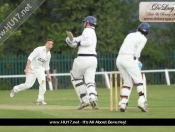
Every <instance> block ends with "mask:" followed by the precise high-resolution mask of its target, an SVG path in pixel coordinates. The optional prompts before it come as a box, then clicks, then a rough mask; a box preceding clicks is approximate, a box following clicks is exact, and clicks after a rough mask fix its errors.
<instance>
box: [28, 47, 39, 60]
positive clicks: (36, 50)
mask: <svg viewBox="0 0 175 132" xmlns="http://www.w3.org/2000/svg"><path fill="white" fill-rule="evenodd" d="M39 51H40V48H39V47H38V48H35V49H34V50H33V52H32V53H30V55H29V57H28V60H30V61H32V60H33V59H34V58H35V57H37V56H38V55H39V54H40V52H39Z"/></svg>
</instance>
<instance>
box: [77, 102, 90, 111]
mask: <svg viewBox="0 0 175 132" xmlns="http://www.w3.org/2000/svg"><path fill="white" fill-rule="evenodd" d="M89 105H90V104H89V103H84V102H83V103H81V104H80V105H79V106H78V110H81V109H83V108H85V107H87V106H89Z"/></svg>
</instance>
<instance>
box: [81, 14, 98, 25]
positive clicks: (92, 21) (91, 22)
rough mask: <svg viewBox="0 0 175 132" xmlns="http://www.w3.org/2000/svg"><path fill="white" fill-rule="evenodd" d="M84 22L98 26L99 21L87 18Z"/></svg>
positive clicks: (90, 17) (91, 17) (92, 17)
mask: <svg viewBox="0 0 175 132" xmlns="http://www.w3.org/2000/svg"><path fill="white" fill-rule="evenodd" d="M83 22H88V23H90V24H93V25H97V19H96V18H95V17H94V16H87V17H86V18H85V19H84V20H83Z"/></svg>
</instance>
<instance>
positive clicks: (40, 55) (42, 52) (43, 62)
mask: <svg viewBox="0 0 175 132" xmlns="http://www.w3.org/2000/svg"><path fill="white" fill-rule="evenodd" d="M50 58H51V54H50V51H49V52H48V53H46V46H40V47H37V48H35V49H34V50H33V52H32V53H31V54H30V55H29V57H28V59H29V60H30V61H31V65H30V67H31V68H32V69H37V68H40V67H44V68H45V70H49V69H50V66H49V63H50Z"/></svg>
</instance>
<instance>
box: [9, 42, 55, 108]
mask: <svg viewBox="0 0 175 132" xmlns="http://www.w3.org/2000/svg"><path fill="white" fill-rule="evenodd" d="M53 44H54V41H53V40H52V39H48V40H47V41H46V43H45V45H44V46H40V47H37V48H35V49H34V50H33V52H32V53H31V54H30V55H29V57H28V60H27V64H26V68H25V70H24V73H25V74H26V81H25V83H23V84H20V85H17V86H14V87H13V89H12V91H11V93H10V97H14V95H15V94H16V93H18V92H20V91H22V90H27V89H29V88H31V87H32V86H33V84H34V83H35V81H36V79H38V82H39V85H40V86H39V94H38V99H37V101H36V104H38V105H41V104H43V105H45V104H47V103H46V102H45V101H44V94H45V92H46V77H45V71H46V74H47V81H51V77H50V72H49V69H50V66H49V63H50V58H51V53H50V50H51V49H52V47H53Z"/></svg>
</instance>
